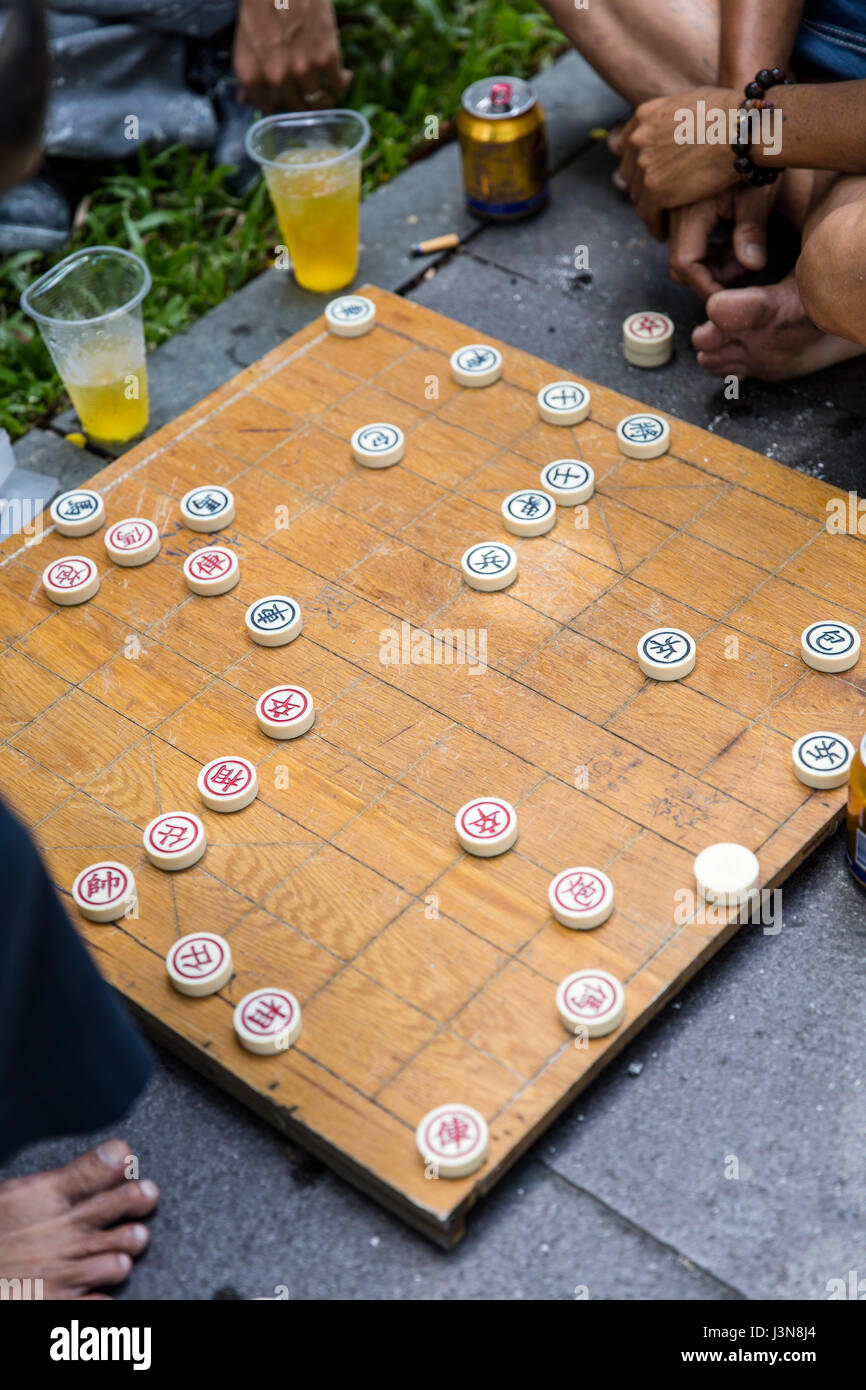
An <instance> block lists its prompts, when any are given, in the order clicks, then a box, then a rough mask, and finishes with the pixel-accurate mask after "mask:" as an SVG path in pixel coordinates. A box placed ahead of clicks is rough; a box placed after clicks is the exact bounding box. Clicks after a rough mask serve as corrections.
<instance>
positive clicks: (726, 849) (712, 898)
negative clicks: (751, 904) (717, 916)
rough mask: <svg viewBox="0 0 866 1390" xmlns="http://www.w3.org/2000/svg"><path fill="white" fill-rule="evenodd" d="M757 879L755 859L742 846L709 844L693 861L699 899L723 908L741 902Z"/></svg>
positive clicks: (750, 852) (735, 905) (754, 886)
mask: <svg viewBox="0 0 866 1390" xmlns="http://www.w3.org/2000/svg"><path fill="white" fill-rule="evenodd" d="M760 877H761V868H760V865H759V863H758V860H757V857H756V856H755V855H754V854H753V853H752V851H751V850H750V849H746V847H745V845H732V844H725V843H722V844H718V845H709V846H708V847H707V848H706V849H702V850H701V852H700V854H699V855H698V857H697V859H696V860H695V878H696V879H697V881H698V891H699V892H700V894H701V897H702V898H705V899H706V900H707V901H708V902H713V903H720V904H722V905H723V906H725V907H737V906H739V905H740V904H742V903H744V902H745V901H746V900H747V899H748V897H749V895H750V894H751V893H752V892H754V890H755V889H756V888H757V886H758V883H759V881H760Z"/></svg>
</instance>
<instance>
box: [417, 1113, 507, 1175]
mask: <svg viewBox="0 0 866 1390" xmlns="http://www.w3.org/2000/svg"><path fill="white" fill-rule="evenodd" d="M489 1142H490V1134H489V1131H488V1129H487V1121H486V1120H485V1118H484V1116H483V1115H479V1113H478V1111H477V1110H475V1109H473V1107H472V1106H471V1105H455V1104H451V1105H437V1106H436V1108H435V1110H429V1111H428V1112H427V1114H426V1115H425V1116H424V1118H423V1120H422V1121H421V1123H420V1124H419V1126H418V1128H417V1129H416V1131H415V1143H416V1144H417V1145H418V1152H419V1153H420V1155H421V1157H422V1158H423V1160H424V1162H425V1164H431V1165H432V1166H433V1169H434V1171H435V1174H436V1176H437V1177H440V1178H465V1177H468V1175H469V1174H470V1173H474V1172H475V1170H476V1168H480V1167H481V1165H482V1163H483V1162H484V1160H485V1158H486V1157H487V1145H488V1143H489Z"/></svg>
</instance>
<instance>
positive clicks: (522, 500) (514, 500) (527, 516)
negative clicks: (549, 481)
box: [501, 488, 556, 536]
mask: <svg viewBox="0 0 866 1390" xmlns="http://www.w3.org/2000/svg"><path fill="white" fill-rule="evenodd" d="M501 510H502V519H503V521H504V522H505V526H506V529H507V530H508V531H510V532H511V533H512V535H515V536H543V535H544V533H545V531H550V530H551V529H552V528H553V526H554V524H555V522H556V503H555V502H554V500H553V498H552V497H550V496H549V495H548V494H547V493H546V492H541V491H539V490H536V489H535V488H522V489H521V490H520V492H511V493H509V495H508V496H507V497H506V499H505V501H504V502H503V503H502V508H501Z"/></svg>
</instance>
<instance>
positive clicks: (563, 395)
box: [537, 381, 591, 425]
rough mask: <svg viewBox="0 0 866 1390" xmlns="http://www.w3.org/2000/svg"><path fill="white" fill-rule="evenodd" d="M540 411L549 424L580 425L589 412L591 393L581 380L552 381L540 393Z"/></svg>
mask: <svg viewBox="0 0 866 1390" xmlns="http://www.w3.org/2000/svg"><path fill="white" fill-rule="evenodd" d="M537 399H538V413H539V414H540V416H541V418H542V420H546V421H547V423H548V425H578V424H580V422H581V420H585V419H586V417H587V415H588V414H589V407H590V404H591V401H590V395H589V392H588V391H587V389H586V387H585V386H581V384H580V382H579V381H551V382H549V383H548V384H547V386H542V388H541V390H540V391H539V393H538V397H537Z"/></svg>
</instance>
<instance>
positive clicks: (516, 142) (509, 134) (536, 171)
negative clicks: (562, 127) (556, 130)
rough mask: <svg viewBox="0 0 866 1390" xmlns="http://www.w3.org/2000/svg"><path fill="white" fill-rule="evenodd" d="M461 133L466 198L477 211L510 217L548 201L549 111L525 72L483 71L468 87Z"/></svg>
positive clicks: (504, 218)
mask: <svg viewBox="0 0 866 1390" xmlns="http://www.w3.org/2000/svg"><path fill="white" fill-rule="evenodd" d="M457 135H458V138H459V140H460V152H461V154H462V157H463V183H464V185H465V188H466V204H467V206H468V208H469V211H470V212H472V213H474V214H475V216H476V217H484V218H491V219H492V220H494V221H500V222H507V221H511V220H512V219H514V218H517V217H526V216H528V215H529V213H532V212H537V211H538V209H539V208H540V207H542V206H543V205H544V203H546V201H547V192H548V189H547V131H546V129H545V125H544V112H543V111H542V109H541V105H540V103H539V101H538V98H537V97H536V95H535V93H534V92H533V90H532V88H531V87H530V85H529V83H528V82H524V81H523V79H522V78H521V77H483V78H482V79H481V80H480V81H479V82H473V83H472V85H471V87H467V88H466V91H465V92H464V93H463V97H462V102H461V110H460V115H459V116H458V117H457Z"/></svg>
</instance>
